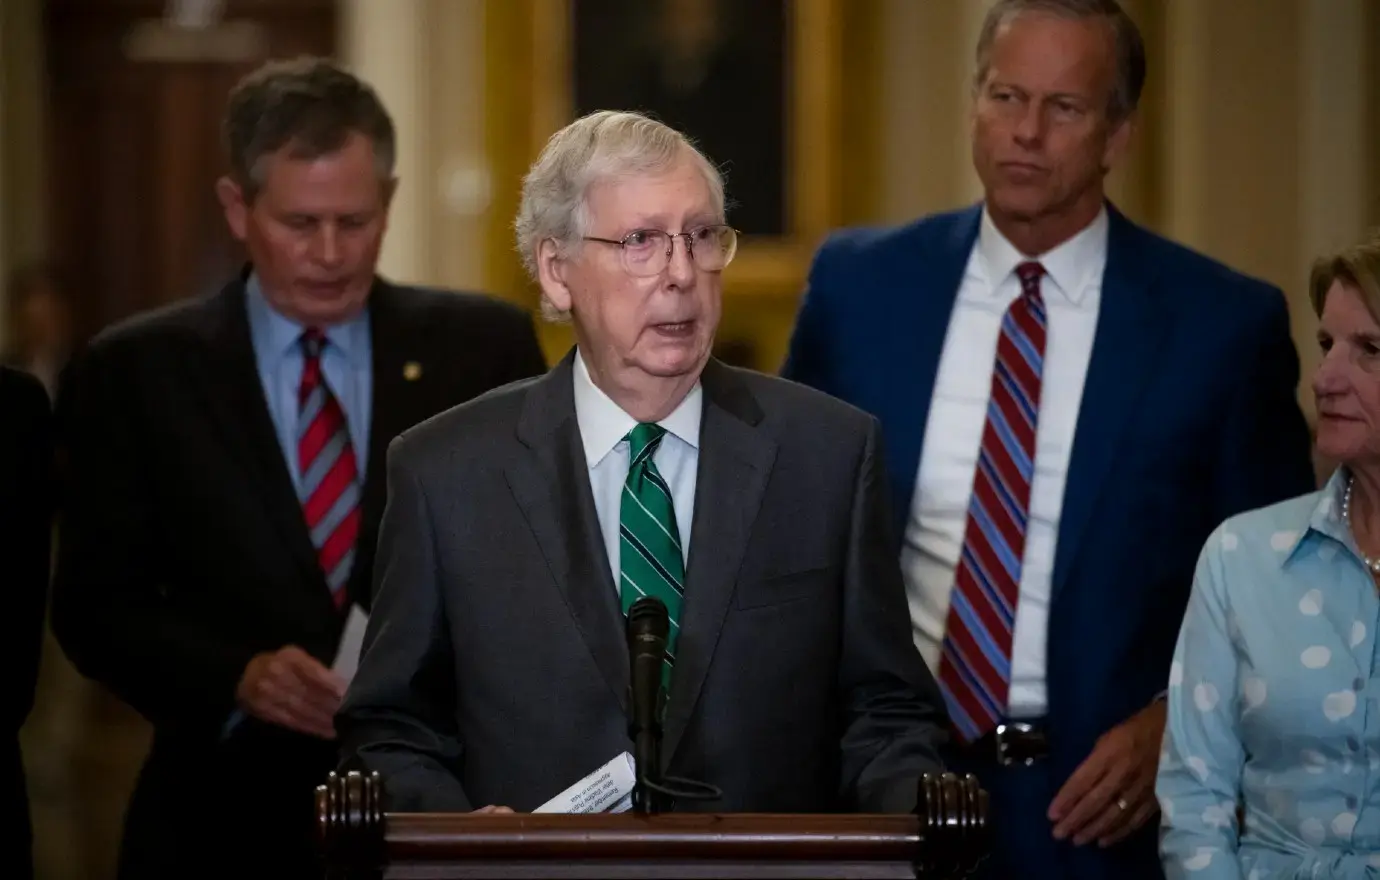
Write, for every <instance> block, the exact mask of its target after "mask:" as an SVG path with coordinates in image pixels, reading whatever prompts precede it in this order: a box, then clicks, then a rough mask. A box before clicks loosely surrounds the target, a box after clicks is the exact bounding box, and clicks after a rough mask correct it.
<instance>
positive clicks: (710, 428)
mask: <svg viewBox="0 0 1380 880" xmlns="http://www.w3.org/2000/svg"><path fill="white" fill-rule="evenodd" d="M701 383H702V385H703V387H704V415H703V418H702V421H701V425H700V451H699V465H698V468H697V476H696V483H695V514H694V518H693V523H692V526H691V530H690V560H689V565H688V566H687V568H686V573H685V602H684V605H683V606H682V608H681V637H680V642H679V647H678V649H677V656H676V668H675V674H674V675H673V677H672V681H671V693H670V699H669V702H668V704H667V710H666V731H665V747H664V749H663V755H664V760H665V761H667V762H669V761H670V760H671V758H672V757H673V756H674V755H675V751H676V748H677V746H678V745H679V744H680V740H681V737H682V736H683V735H684V733H685V727H686V724H687V723H688V722H689V720H690V717H691V714H692V713H693V711H694V708H695V704H696V702H697V701H698V699H699V694H700V690H701V689H702V688H703V686H704V680H705V677H706V676H707V675H708V673H709V665H710V661H711V659H712V658H713V655H714V648H715V646H716V645H717V644H718V640H719V633H720V632H721V631H722V629H723V625H724V618H725V616H726V615H727V613H728V605H729V602H730V601H731V600H732V598H733V591H734V587H735V586H736V584H737V580H738V569H739V568H740V567H741V565H742V562H743V554H744V553H745V552H746V551H747V545H748V540H749V537H750V536H751V534H752V525H753V522H754V521H755V520H756V518H757V512H758V509H759V508H760V507H761V505H762V496H763V493H764V492H765V491H766V486H767V478H768V476H769V475H770V474H771V469H772V463H773V461H774V460H775V458H776V443H775V442H774V441H773V440H772V439H771V438H770V437H768V436H766V434H764V433H763V432H762V431H759V430H757V428H756V426H757V424H758V422H760V421H761V419H762V411H761V409H760V408H759V407H758V406H757V402H756V401H755V400H754V399H753V397H752V395H751V393H750V392H749V391H748V389H747V387H746V386H745V385H744V384H743V383H742V382H741V380H739V379H738V378H737V377H736V376H735V375H734V373H733V372H732V371H731V370H729V369H728V368H727V367H724V366H723V365H721V364H719V363H718V362H716V361H710V362H709V364H708V365H707V366H706V367H705V371H704V375H703V377H702V378H701Z"/></svg>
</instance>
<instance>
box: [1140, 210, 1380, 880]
mask: <svg viewBox="0 0 1380 880" xmlns="http://www.w3.org/2000/svg"><path fill="white" fill-rule="evenodd" d="M1310 295H1311V299H1312V303H1313V308H1314V310H1315V311H1316V312H1317V313H1318V315H1319V317H1320V319H1321V320H1320V325H1321V326H1320V329H1319V332H1318V341H1319V344H1320V346H1321V349H1322V362H1321V364H1320V365H1319V367H1318V370H1317V373H1316V374H1315V375H1314V377H1313V391H1314V394H1315V395H1316V397H1317V405H1318V425H1317V444H1318V450H1319V452H1321V453H1322V454H1323V455H1324V456H1326V457H1327V458H1330V459H1332V460H1334V461H1337V462H1339V463H1340V464H1341V467H1339V468H1338V470H1337V471H1336V473H1335V474H1334V475H1333V476H1332V478H1331V479H1330V480H1329V481H1328V483H1327V485H1326V486H1325V487H1324V488H1323V489H1322V490H1321V491H1320V492H1316V493H1314V494H1311V495H1305V496H1303V497H1300V498H1296V499H1294V500H1291V501H1286V502H1283V503H1281V504H1276V505H1274V506H1273V507H1267V508H1263V509H1261V510H1255V511H1251V512H1249V513H1245V514H1242V515H1240V516H1237V517H1234V518H1232V519H1229V520H1227V522H1225V523H1224V524H1222V526H1220V527H1219V528H1218V529H1217V531H1216V532H1215V533H1214V534H1213V535H1212V537H1211V538H1209V539H1208V543H1207V545H1206V546H1205V547H1204V549H1203V552H1202V555H1201V557H1200V558H1199V562H1198V569H1197V574H1196V578H1195V581H1194V584H1193V594H1192V598H1191V599H1190V600H1189V605H1188V611H1187V614H1186V616H1185V618H1184V624H1183V629H1182V631H1181V633H1180V636H1179V643H1178V647H1177V649H1176V653H1175V657H1174V662H1173V665H1172V667H1171V669H1170V681H1169V693H1168V724H1167V726H1166V728H1165V749H1164V754H1163V755H1162V756H1161V760H1160V768H1159V779H1158V783H1157V786H1156V791H1157V794H1158V796H1159V800H1160V808H1161V811H1162V815H1163V820H1162V822H1163V828H1162V841H1161V854H1162V856H1163V862H1164V867H1165V872H1166V874H1167V875H1168V877H1169V878H1170V880H1176V878H1184V877H1192V878H1203V880H1226V878H1232V880H1236V878H1241V880H1247V878H1258V880H1265V878H1280V877H1283V878H1296V877H1297V878H1302V877H1307V878H1315V880H1328V878H1337V880H1342V878H1346V880H1350V878H1380V656H1377V646H1378V645H1380V641H1377V638H1376V636H1377V631H1380V599H1377V596H1376V584H1377V578H1380V237H1377V238H1375V239H1372V240H1371V241H1369V242H1367V243H1365V244H1362V245H1358V246H1356V247H1353V248H1350V249H1348V250H1346V251H1343V252H1342V253H1340V254H1338V255H1336V256H1333V257H1328V258H1325V259H1322V260H1319V261H1318V262H1317V263H1316V264H1315V266H1314V268H1313V277H1312V281H1311V289H1310ZM1261 430H1269V426H1268V425H1262V426H1261ZM1242 819H1244V827H1243V825H1242V824H1241V820H1242Z"/></svg>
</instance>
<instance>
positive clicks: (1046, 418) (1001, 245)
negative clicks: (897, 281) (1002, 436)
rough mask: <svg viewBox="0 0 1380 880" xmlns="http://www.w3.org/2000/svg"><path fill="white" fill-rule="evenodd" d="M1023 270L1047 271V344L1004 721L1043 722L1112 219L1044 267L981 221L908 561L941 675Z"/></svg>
mask: <svg viewBox="0 0 1380 880" xmlns="http://www.w3.org/2000/svg"><path fill="white" fill-rule="evenodd" d="M1028 259H1034V260H1038V261H1039V262H1040V263H1041V264H1042V265H1043V266H1044V268H1045V275H1044V277H1043V278H1042V279H1041V282H1040V290H1041V294H1042V295H1043V298H1044V301H1045V310H1046V314H1047V322H1046V326H1047V338H1046V343H1045V358H1044V373H1043V382H1042V387H1041V391H1040V413H1039V423H1038V425H1037V428H1036V440H1035V477H1034V479H1033V481H1032V484H1031V493H1030V515H1029V518H1028V526H1027V529H1026V543H1025V556H1024V562H1023V564H1022V566H1021V584H1020V599H1019V601H1018V602H1017V606H1016V630H1015V634H1014V638H1013V642H1012V646H1011V654H1012V657H1011V689H1010V693H1009V695H1008V706H1007V711H1008V714H1009V716H1010V717H1012V718H1035V717H1039V716H1041V715H1043V714H1044V713H1045V709H1046V701H1045V636H1046V634H1047V630H1048V626H1047V624H1048V617H1049V601H1050V583H1051V580H1052V576H1053V573H1054V548H1055V541H1056V538H1057V537H1058V533H1059V513H1060V510H1061V508H1062V507H1063V502H1064V483H1065V481H1066V479H1067V477H1068V468H1069V453H1070V451H1071V450H1072V448H1073V434H1074V429H1075V427H1076V426H1077V423H1078V408H1079V403H1080V402H1081V400H1082V397H1083V384H1084V380H1085V379H1086V378H1087V375H1088V361H1089V359H1090V358H1091V357H1092V346H1093V337H1094V335H1095V334H1096V330H1097V310H1098V304H1099V302H1100V300H1101V297H1102V272H1103V269H1104V268H1105V267H1106V264H1107V214H1106V211H1105V210H1104V211H1103V212H1102V213H1100V214H1099V215H1098V217H1097V219H1096V220H1094V221H1093V222H1092V223H1091V224H1090V225H1089V226H1087V227H1086V228H1085V229H1083V231H1081V232H1079V233H1078V234H1077V235H1075V236H1074V237H1073V238H1071V239H1069V240H1068V241H1066V242H1064V243H1063V244H1061V245H1059V246H1058V247H1056V248H1055V249H1054V250H1052V251H1050V252H1049V253H1047V254H1043V255H1041V256H1038V257H1027V256H1025V255H1023V254H1021V253H1020V251H1018V250H1017V249H1016V248H1015V246H1014V245H1012V244H1011V242H1010V241H1008V240H1007V239H1006V237H1005V236H1003V235H1002V234H1001V232H999V231H998V230H997V227H996V226H995V225H994V224H993V223H992V221H991V218H990V217H988V215H987V212H986V211H983V214H982V225H981V229H980V230H979V233H978V238H977V242H976V243H975V244H974V246H973V251H972V254H971V255H970V256H969V258H968V265H967V269H966V271H965V272H964V275H963V283H962V285H961V286H960V287H959V291H958V298H957V300H956V301H955V303H954V309H953V313H952V315H951V316H950V318H949V329H948V333H947V335H946V337H945V339H944V350H943V352H942V353H941V355H940V358H939V370H938V373H937V375H936V377H935V386H934V396H933V399H932V401H931V403H930V412H929V420H928V422H927V424H926V427H925V440H924V446H923V448H922V451H921V455H920V467H919V470H918V473H917V475H916V487H915V496H914V500H913V501H912V503H911V510H910V519H909V522H908V523H907V525H906V530H905V536H904V543H903V545H902V549H901V565H902V569H903V571H904V574H905V580H906V595H907V599H908V600H909V603H910V616H911V625H912V627H913V628H914V633H915V644H916V647H917V648H919V650H920V653H921V655H922V656H923V657H924V658H925V662H926V663H928V664H929V666H930V669H931V670H933V671H934V672H935V674H936V675H937V674H938V672H939V657H940V651H941V649H942V645H943V640H944V628H945V623H946V622H947V618H948V613H949V597H950V594H951V592H952V590H953V585H954V573H955V569H956V567H957V565H958V560H959V554H960V552H961V550H962V547H963V530H964V527H965V526H966V524H967V519H968V501H969V499H970V497H971V495H972V492H973V477H974V474H975V473H976V471H977V460H978V450H979V448H980V447H981V445H982V431H983V427H984V426H985V424H986V420H987V403H988V398H989V397H990V395H991V382H992V366H993V363H994V361H995V358H996V352H997V340H998V339H999V338H1000V336H1001V322H1002V318H1003V316H1004V315H1005V313H1006V310H1007V308H1009V307H1010V305H1011V303H1012V302H1014V301H1015V299H1016V298H1017V297H1019V296H1020V295H1021V285H1020V280H1019V279H1018V278H1017V277H1016V272H1015V270H1016V266H1017V265H1019V264H1020V263H1022V262H1025V261H1026V260H1028Z"/></svg>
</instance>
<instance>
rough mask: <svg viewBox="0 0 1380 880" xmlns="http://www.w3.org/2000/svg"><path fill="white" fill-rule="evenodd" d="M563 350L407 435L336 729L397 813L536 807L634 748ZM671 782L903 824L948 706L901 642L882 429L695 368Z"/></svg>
mask: <svg viewBox="0 0 1380 880" xmlns="http://www.w3.org/2000/svg"><path fill="white" fill-rule="evenodd" d="M572 362H573V358H572V357H571V356H567V357H566V358H565V359H564V360H563V361H562V362H561V363H560V364H559V365H558V366H556V367H555V368H554V369H553V370H552V371H551V372H550V373H548V374H547V375H545V376H543V377H541V378H539V379H535V380H529V381H525V382H520V383H517V384H514V385H509V386H507V387H506V388H502V389H499V390H497V391H495V392H492V393H490V394H488V395H486V396H485V397H482V398H479V399H477V400H475V401H473V402H471V403H468V404H465V405H462V406H460V407H457V408H455V409H452V410H450V411H449V412H446V413H443V414H441V415H439V416H437V417H435V418H433V419H431V420H430V421H428V422H425V423H423V424H421V425H419V426H417V427H416V428H414V429H412V430H411V431H408V432H407V433H405V434H403V435H402V436H401V437H399V438H398V439H397V440H395V441H394V443H393V445H392V447H391V448H390V450H389V455H388V505H387V508H386V511H385V513H384V518H383V525H382V529H381V533H380V541H379V549H378V562H377V565H376V569H375V572H376V577H377V579H378V584H377V586H378V589H377V592H376V594H375V599H374V606H373V611H372V617H371V619H370V624H369V630H368V633H367V635H366V638H365V644H364V655H363V657H362V659H361V663H360V667H359V671H358V673H357V675H356V677H355V679H354V682H353V684H352V686H351V688H350V691H349V694H348V695H347V697H346V700H345V703H344V705H343V706H342V708H341V711H340V715H339V717H338V719H337V729H338V730H339V733H340V736H341V743H342V748H343V750H344V754H345V758H346V766H347V767H358V766H359V764H360V763H362V764H363V765H364V767H365V768H367V769H373V770H378V771H379V772H380V774H381V775H382V777H383V780H384V787H385V790H386V791H387V793H388V796H389V803H388V808H389V809H391V810H395V811H403V812H407V811H465V810H470V809H473V808H476V807H480V806H483V805H485V804H491V803H493V804H502V805H506V806H510V807H512V808H513V809H515V810H518V811H528V810H531V809H533V808H534V807H536V806H538V805H540V804H541V803H542V802H544V801H546V800H547V799H549V798H550V797H552V796H554V795H555V794H557V793H558V792H560V791H561V790H562V789H564V788H565V787H566V786H568V785H570V784H572V783H574V782H575V781H576V780H578V779H580V778H581V777H583V776H584V775H586V774H587V773H590V772H591V771H593V770H594V769H596V768H597V767H599V766H600V765H601V764H603V763H604V762H606V761H608V760H609V759H610V758H612V757H614V756H615V755H617V754H618V753H619V752H621V751H624V750H631V742H630V740H629V737H628V734H627V721H626V718H627V691H628V678H629V676H628V659H627V648H626V640H625V637H624V633H623V617H622V614H621V613H620V611H619V606H618V596H617V593H616V591H615V588H614V582H613V579H612V577H611V575H610V573H609V571H610V569H609V564H608V560H607V558H606V556H607V554H606V552H605V550H604V545H603V542H602V540H601V538H600V533H599V526H598V519H597V516H596V514H595V509H594V500H593V496H592V494H591V490H590V484H589V477H588V469H587V466H586V463H585V459H584V453H583V450H582V447H581V443H580V436H579V427H578V425H577V423H576V419H575V403H574V390H573V388H574V386H573V377H572V371H571V364H572ZM702 384H703V387H704V415H703V419H702V422H701V437H700V456H699V476H698V484H697V490H696V497H695V514H694V518H693V523H692V529H691V538H690V558H689V564H688V567H687V570H686V590H685V604H684V607H683V608H682V609H681V622H682V628H681V635H680V643H679V650H678V652H677V654H678V658H677V664H676V669H675V675H674V679H673V681H672V685H671V692H670V696H669V702H668V706H667V714H666V725H665V727H666V733H665V740H664V743H663V747H662V756H663V760H664V762H665V764H666V767H665V771H666V772H667V773H669V774H671V775H674V776H681V777H688V778H691V779H699V780H703V781H706V782H709V783H712V784H714V785H717V786H719V787H720V788H721V789H722V790H723V798H722V800H720V801H715V802H707V803H694V804H691V803H681V804H678V805H677V807H676V808H677V809H707V810H714V811H723V812H819V811H845V810H862V811H869V812H897V811H907V810H910V809H912V808H913V807H914V805H915V800H916V782H917V780H918V778H919V776H920V775H921V774H922V773H924V772H929V771H936V770H938V769H939V766H940V765H939V758H938V750H939V747H940V746H941V744H942V741H943V739H944V736H945V734H944V733H943V730H944V728H945V723H944V715H943V708H942V706H943V703H942V700H941V698H940V696H939V693H938V690H937V688H936V686H935V683H934V680H933V678H932V677H931V675H930V674H929V671H928V670H927V668H926V667H925V665H924V663H923V662H922V661H921V659H920V657H919V655H918V654H917V652H916V650H915V648H914V646H913V644H912V642H911V637H910V617H909V614H908V613H907V609H906V601H905V597H904V593H903V587H902V583H901V573H900V568H899V564H898V562H897V551H896V547H895V544H894V540H893V536H892V534H891V526H890V515H889V513H888V510H887V506H886V500H885V489H886V487H885V483H884V481H883V469H882V453H881V450H880V449H879V446H878V444H879V434H878V428H877V424H876V421H875V420H874V419H872V418H871V417H870V416H868V415H866V414H864V413H863V412H861V411H860V410H856V409H853V408H852V407H850V406H848V405H846V404H843V403H841V402H839V401H837V400H834V399H832V398H829V397H826V396H825V395H823V394H821V393H819V392H816V391H813V390H811V389H808V388H805V387H804V386H801V385H796V384H794V383H790V382H787V381H785V380H782V379H777V378H773V377H770V376H764V375H760V374H756V373H750V372H746V371H741V370H736V369H732V368H729V367H727V366H724V365H722V364H720V363H718V362H710V363H709V365H708V366H707V367H706V369H705V372H704V375H703V379H702Z"/></svg>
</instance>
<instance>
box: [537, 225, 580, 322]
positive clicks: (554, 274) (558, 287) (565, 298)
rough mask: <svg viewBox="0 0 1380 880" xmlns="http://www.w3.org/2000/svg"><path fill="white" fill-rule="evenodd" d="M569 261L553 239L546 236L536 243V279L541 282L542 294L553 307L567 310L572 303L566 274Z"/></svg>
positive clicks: (572, 299)
mask: <svg viewBox="0 0 1380 880" xmlns="http://www.w3.org/2000/svg"><path fill="white" fill-rule="evenodd" d="M569 270H570V263H569V262H568V261H567V260H566V259H565V258H564V256H563V255H562V254H561V249H560V246H559V245H558V244H557V243H556V242H555V240H554V239H550V238H546V239H542V241H541V242H540V243H539V244H538V245H537V280H538V281H539V282H540V283H541V293H542V296H544V297H546V301H547V302H549V303H551V305H552V306H553V307H555V308H556V309H557V310H559V311H562V312H569V311H570V307H571V305H572V304H573V303H574V296H573V295H572V294H571V292H570V285H569V284H568V283H567V282H566V275H567V273H568V272H569Z"/></svg>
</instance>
